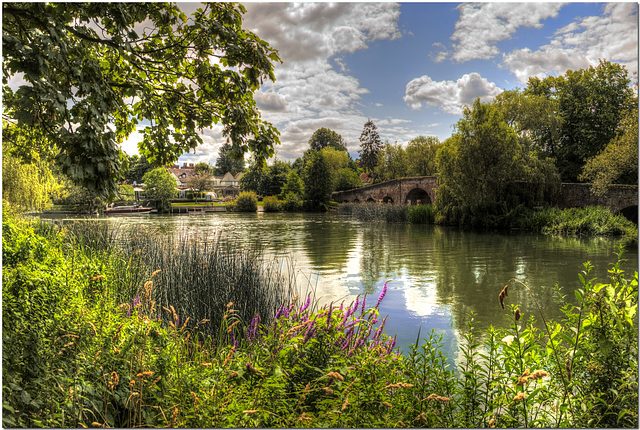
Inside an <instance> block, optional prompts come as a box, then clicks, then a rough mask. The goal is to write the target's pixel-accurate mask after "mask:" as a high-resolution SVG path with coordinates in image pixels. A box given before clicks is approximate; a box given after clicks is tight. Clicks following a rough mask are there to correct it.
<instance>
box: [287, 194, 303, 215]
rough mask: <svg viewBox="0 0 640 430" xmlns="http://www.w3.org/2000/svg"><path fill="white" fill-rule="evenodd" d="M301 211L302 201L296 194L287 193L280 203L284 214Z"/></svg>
mask: <svg viewBox="0 0 640 430" xmlns="http://www.w3.org/2000/svg"><path fill="white" fill-rule="evenodd" d="M300 209H302V200H301V199H300V196H299V195H298V194H296V193H287V195H286V196H285V198H284V202H283V203H282V210H283V211H286V212H296V211H299V210H300Z"/></svg>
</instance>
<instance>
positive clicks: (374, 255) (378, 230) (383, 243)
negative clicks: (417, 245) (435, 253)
mask: <svg viewBox="0 0 640 430" xmlns="http://www.w3.org/2000/svg"><path fill="white" fill-rule="evenodd" d="M361 226H362V227H361V230H362V242H361V249H362V254H361V260H360V277H361V283H362V285H363V286H364V292H365V294H372V293H373V292H374V291H375V284H376V282H378V279H380V278H381V277H394V276H397V275H398V274H399V273H400V271H401V269H402V266H403V259H402V257H401V255H398V254H399V251H401V249H400V248H399V246H398V245H399V244H402V243H404V240H405V239H406V236H407V233H406V226H405V225H404V224H402V225H394V224H387V223H385V222H371V223H362V224H361Z"/></svg>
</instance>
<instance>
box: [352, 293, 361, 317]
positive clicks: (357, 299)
mask: <svg viewBox="0 0 640 430" xmlns="http://www.w3.org/2000/svg"><path fill="white" fill-rule="evenodd" d="M359 304H360V297H359V296H358V297H356V303H355V304H354V305H353V309H352V310H351V315H353V314H354V313H355V311H356V309H358V305H359Z"/></svg>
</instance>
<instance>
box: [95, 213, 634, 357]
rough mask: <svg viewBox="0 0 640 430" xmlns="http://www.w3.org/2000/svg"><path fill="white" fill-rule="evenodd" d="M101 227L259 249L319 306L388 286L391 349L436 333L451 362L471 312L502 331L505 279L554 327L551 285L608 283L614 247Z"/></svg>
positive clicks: (366, 228)
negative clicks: (291, 273)
mask: <svg viewBox="0 0 640 430" xmlns="http://www.w3.org/2000/svg"><path fill="white" fill-rule="evenodd" d="M105 220H106V221H107V222H112V223H116V224H122V225H132V224H142V225H148V226H153V227H157V228H160V229H161V231H163V232H165V233H167V234H175V233H181V232H189V233H193V234H197V235H207V236H211V237H213V236H216V235H219V236H220V237H221V238H222V239H224V240H228V241H231V242H233V243H234V244H237V246H253V245H255V244H260V245H261V246H263V247H264V249H265V252H266V253H267V254H268V255H269V256H270V257H275V258H279V259H282V261H283V267H290V266H291V263H293V267H294V269H295V272H296V279H297V282H298V284H299V286H300V287H301V288H305V287H308V286H309V285H311V286H312V287H313V288H314V289H315V294H316V297H317V298H318V299H319V302H320V304H321V305H322V304H324V303H330V302H334V303H340V302H341V301H343V300H344V301H345V302H346V303H350V302H351V301H352V300H355V298H356V296H357V295H364V294H366V295H367V296H368V298H367V300H368V303H369V304H370V305H373V304H375V301H376V300H377V298H378V296H379V294H380V292H381V291H382V287H383V285H384V283H385V281H387V280H388V281H389V283H388V292H387V296H386V298H385V300H384V301H383V303H382V305H381V314H382V315H386V314H388V315H389V318H388V320H387V325H386V332H387V333H389V334H394V333H397V336H398V345H399V346H400V347H401V348H402V349H404V350H406V348H407V346H408V345H409V344H411V343H414V342H415V341H416V336H417V334H418V330H419V329H421V330H422V334H423V335H424V334H425V333H427V332H429V331H431V330H432V329H434V330H436V331H437V332H438V333H442V334H443V335H444V343H445V350H446V352H447V353H448V355H449V357H451V353H452V352H453V351H455V350H456V349H457V348H456V346H457V342H458V339H459V337H460V334H461V332H464V331H466V327H467V326H466V324H467V321H468V317H467V314H468V313H469V312H471V311H473V312H475V313H476V320H477V322H478V327H479V328H486V327H488V326H489V325H494V326H496V327H498V326H499V327H506V326H507V324H508V320H507V317H506V314H507V311H505V310H502V308H501V307H500V304H499V302H498V294H499V292H500V290H501V289H502V288H503V287H504V285H505V283H506V282H507V281H508V280H509V279H511V278H516V279H518V280H520V281H522V282H524V283H525V284H527V285H528V286H529V288H530V289H531V290H532V294H533V295H535V299H536V300H537V301H538V302H539V303H540V305H541V306H542V308H543V310H544V312H545V317H546V318H551V319H560V318H561V314H560V312H559V310H558V306H557V305H556V304H555V302H554V291H555V288H554V285H555V284H556V283H557V284H558V285H559V286H560V288H561V290H562V293H563V294H565V295H567V297H568V298H569V299H573V298H574V294H573V290H574V289H576V288H578V287H579V281H578V273H579V272H580V271H582V270H583V269H584V268H583V263H584V262H586V261H590V262H591V263H592V264H593V265H594V266H595V269H594V271H593V272H592V275H593V276H592V277H597V278H598V279H599V280H600V281H602V282H604V281H606V277H607V268H608V267H609V263H612V262H614V261H615V256H614V253H615V252H616V251H617V243H618V240H616V239H607V238H567V237H563V238H558V237H548V236H543V235H539V234H528V233H476V232H469V231H463V230H460V229H456V228H447V227H440V226H422V225H410V224H387V223H385V222H373V223H372V222H360V221H355V220H352V219H350V218H348V217H345V216H341V215H337V214H335V213H328V214H279V213H278V214H272V213H257V214H229V213H214V214H206V215H167V216H162V215H136V216H129V217H117V218H116V217H111V218H106V219H105ZM625 257H626V259H627V260H628V261H627V262H626V264H625V266H624V268H625V269H626V270H627V272H628V273H631V274H632V273H633V272H634V271H637V270H638V253H637V249H632V250H630V251H628V252H626V254H625ZM506 302H507V303H508V304H509V303H514V304H515V303H519V304H520V305H521V306H520V309H521V311H522V312H524V314H525V317H527V316H528V315H531V314H534V315H535V316H536V317H537V318H538V319H540V318H539V315H538V312H537V308H536V306H535V303H534V301H533V299H532V297H531V293H528V292H527V291H526V290H525V289H524V288H522V287H518V286H516V285H513V286H511V287H510V289H509V297H508V298H507V299H506ZM421 337H424V336H421Z"/></svg>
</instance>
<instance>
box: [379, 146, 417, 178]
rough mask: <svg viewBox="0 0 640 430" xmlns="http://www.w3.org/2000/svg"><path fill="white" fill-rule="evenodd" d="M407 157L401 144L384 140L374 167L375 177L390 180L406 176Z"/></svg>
mask: <svg viewBox="0 0 640 430" xmlns="http://www.w3.org/2000/svg"><path fill="white" fill-rule="evenodd" d="M408 162H409V160H408V157H407V154H406V152H405V150H404V148H403V147H402V145H401V144H395V145H393V144H391V143H389V142H386V143H385V145H384V147H383V148H382V150H381V151H380V152H379V153H378V162H377V165H376V168H375V173H376V178H377V179H379V180H381V181H390V180H392V179H396V178H404V177H406V176H407V167H408V164H409V163H408Z"/></svg>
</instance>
